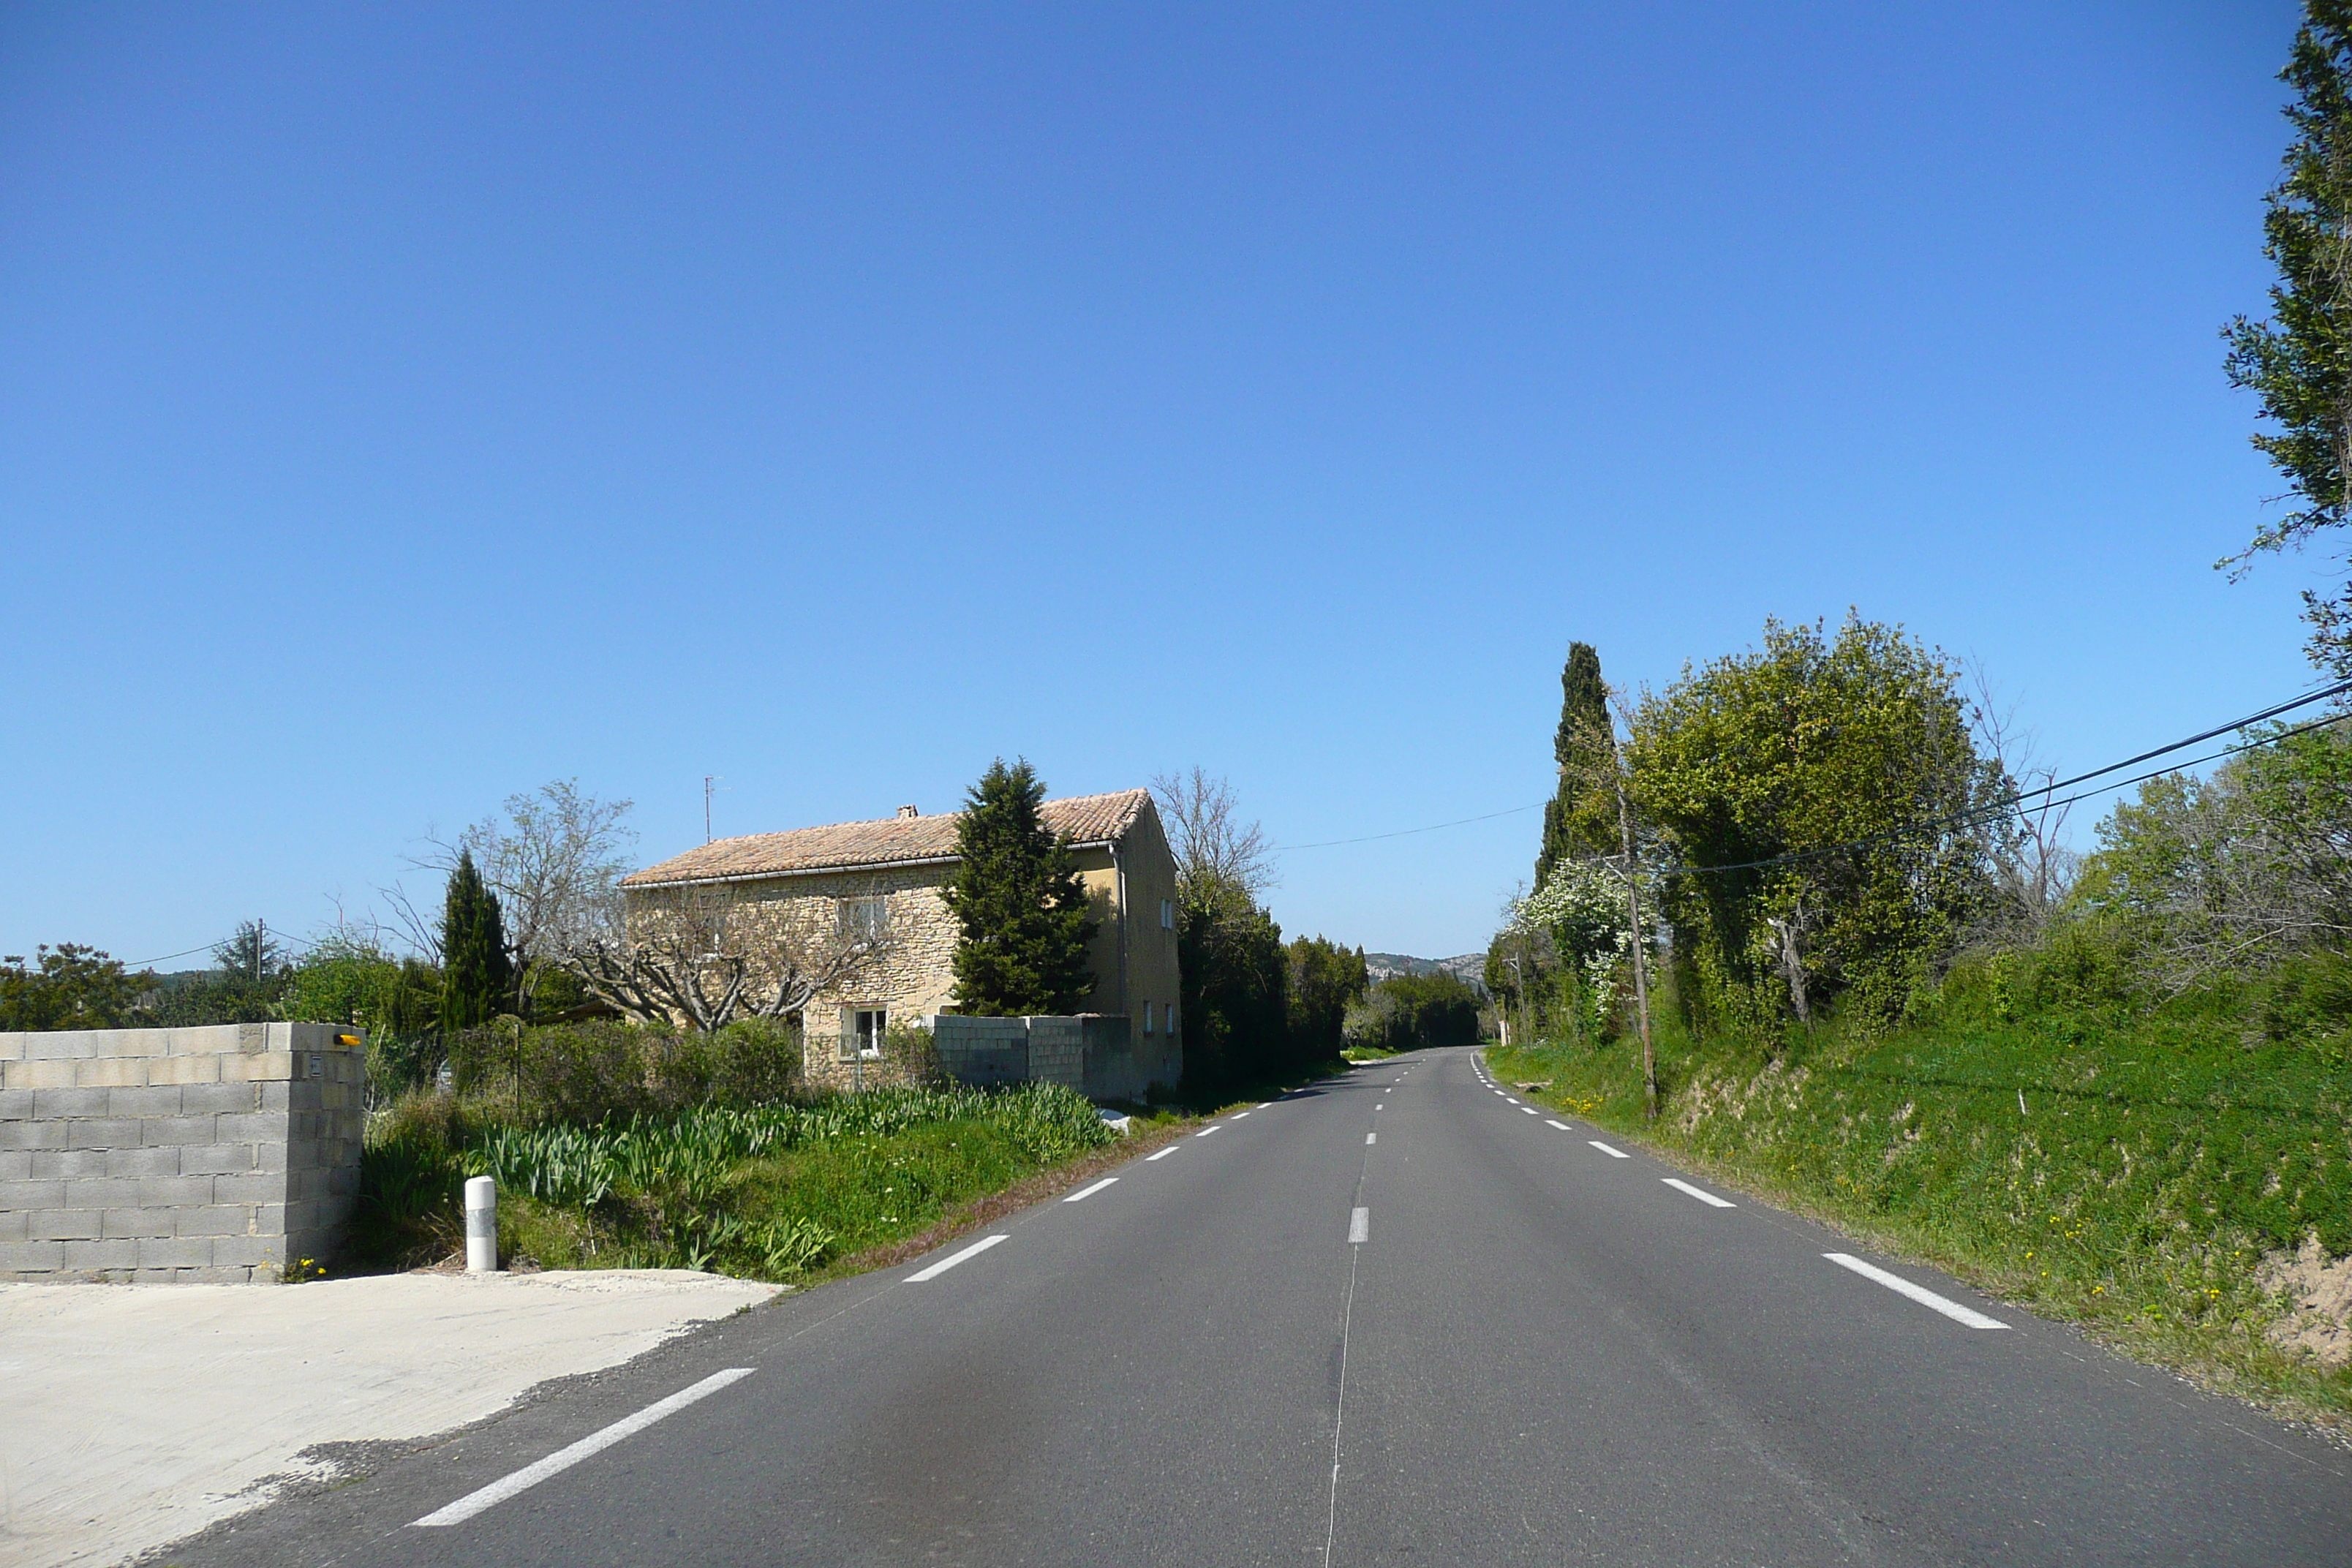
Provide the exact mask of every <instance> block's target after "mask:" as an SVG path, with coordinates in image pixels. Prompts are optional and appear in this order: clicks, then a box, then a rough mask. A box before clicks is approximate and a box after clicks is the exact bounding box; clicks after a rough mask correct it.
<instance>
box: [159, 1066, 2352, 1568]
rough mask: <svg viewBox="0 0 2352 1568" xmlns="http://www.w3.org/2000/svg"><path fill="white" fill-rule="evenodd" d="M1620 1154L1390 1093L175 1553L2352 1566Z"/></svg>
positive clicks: (1019, 1226)
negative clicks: (534, 1472)
mask: <svg viewBox="0 0 2352 1568" xmlns="http://www.w3.org/2000/svg"><path fill="white" fill-rule="evenodd" d="M1375 1133H1376V1134H1377V1139H1376V1140H1375V1139H1374V1137H1372V1136H1371V1135H1372V1134H1375ZM1594 1140H1600V1141H1601V1142H1606V1141H1607V1140H1606V1135H1605V1134H1603V1133H1601V1132H1599V1131H1596V1130H1595V1129H1592V1128H1591V1127H1588V1126H1585V1125H1583V1124H1581V1123H1577V1122H1574V1121H1567V1119H1559V1121H1555V1120H1554V1119H1553V1118H1552V1117H1551V1116H1550V1115H1549V1113H1548V1112H1543V1113H1539V1112H1537V1111H1535V1110H1531V1109H1530V1108H1528V1107H1525V1106H1522V1105H1520V1104H1519V1103H1518V1102H1517V1100H1516V1098H1515V1097H1513V1096H1512V1095H1510V1094H1508V1093H1506V1092H1503V1091H1500V1090H1497V1089H1495V1088H1493V1087H1492V1086H1490V1085H1488V1084H1486V1082H1484V1081H1483V1080H1482V1079H1481V1077H1480V1076H1479V1069H1478V1068H1477V1066H1476V1064H1475V1059H1474V1058H1473V1057H1472V1056H1471V1055H1470V1054H1469V1053H1467V1052H1442V1053H1424V1054H1423V1055H1420V1056H1416V1057H1408V1058H1400V1059H1398V1060H1396V1061H1394V1062H1388V1063H1381V1064H1380V1065H1378V1066H1376V1067H1372V1068H1363V1069H1360V1070H1359V1071H1357V1072H1355V1073H1353V1074H1351V1075H1349V1077H1348V1078H1346V1079H1341V1080H1338V1081H1335V1082H1333V1083H1330V1084H1328V1085H1324V1086H1320V1087H1318V1088H1317V1089H1311V1090H1308V1091H1306V1092H1304V1093H1301V1094H1299V1095H1297V1096H1295V1097H1292V1098H1290V1099H1288V1100H1282V1101H1278V1102H1276V1103H1273V1104H1270V1105H1266V1106H1263V1107H1260V1108H1258V1109H1257V1110H1254V1111H1251V1112H1248V1113H1246V1114H1244V1115H1242V1116H1239V1117H1233V1118H1228V1119H1226V1120H1225V1121H1221V1122H1220V1123H1218V1124H1217V1125H1216V1127H1215V1129H1214V1131H1210V1132H1207V1133H1205V1134H1203V1135H1201V1136H1197V1137H1190V1138H1186V1139H1184V1140H1183V1141H1181V1142H1180V1143H1178V1144H1176V1145H1174V1146H1172V1148H1171V1151H1170V1152H1166V1153H1165V1154H1162V1155H1160V1156H1159V1157H1155V1158H1152V1159H1150V1160H1148V1161H1146V1160H1138V1161H1136V1162H1134V1163H1131V1164H1129V1165H1128V1166H1126V1167H1124V1168H1122V1169H1120V1170H1119V1171H1118V1172H1117V1173H1116V1174H1117V1177H1118V1180H1117V1181H1116V1183H1114V1184H1108V1185H1105V1186H1102V1187H1100V1188H1099V1190H1096V1191H1091V1192H1087V1193H1086V1194H1084V1195H1083V1196H1080V1197H1076V1198H1075V1199H1071V1198H1057V1199H1055V1200H1052V1201H1049V1202H1046V1203H1045V1204H1042V1205H1038V1206H1037V1207H1035V1208H1033V1209H1030V1210H1028V1211H1026V1212H1025V1213H1023V1214H1021V1215H1016V1216H1014V1217H1013V1218H1012V1219H1011V1220H1009V1221H1007V1222H1005V1223H1003V1224H1001V1225H999V1226H995V1227H993V1229H992V1232H991V1233H989V1234H991V1235H993V1236H997V1237H1002V1238H1003V1239H1002V1240H1001V1241H998V1242H996V1243H994V1244H993V1245H991V1246H989V1247H985V1248H984V1249H983V1250H981V1251H978V1252H976V1253H973V1254H971V1256H969V1257H966V1258H964V1259H963V1260H962V1261H961V1262H959V1263H956V1264H955V1265H954V1266H953V1267H951V1268H947V1269H946V1270H944V1271H942V1272H938V1273H935V1274H933V1275H932V1276H931V1277H930V1278H928V1279H915V1278H914V1276H916V1275H917V1274H919V1273H920V1272H922V1271H923V1269H924V1268H926V1266H928V1265H932V1264H936V1263H938V1262H940V1261H942V1260H944V1259H946V1258H950V1257H952V1256H954V1255H956V1254H957V1253H959V1252H961V1250H962V1249H963V1248H964V1247H966V1246H968V1245H970V1241H969V1239H968V1240H967V1241H966V1242H963V1243H958V1244H956V1245H955V1246H952V1247H947V1248H943V1249H942V1250H941V1251H940V1253H937V1254H934V1255H933V1256H932V1257H931V1258H928V1259H924V1260H922V1262H921V1263H919V1264H910V1265H908V1266H906V1267H905V1268H897V1269H892V1270H889V1271H887V1273H882V1274H875V1275H868V1276H866V1277H863V1278H861V1279H853V1280H849V1281H845V1282H844V1283H841V1284H838V1285H833V1286H828V1287H825V1288H824V1289H817V1290H812V1291H808V1292H805V1293H803V1294H798V1295H794V1296H792V1297H787V1298H785V1299H783V1300H781V1301H779V1302H777V1303H775V1304H773V1305H772V1306H769V1307H766V1308H762V1309H760V1310H756V1311H753V1312H751V1313H748V1314H745V1315H743V1316H741V1317H739V1318H736V1319H732V1320H729V1321H725V1322H722V1323H720V1324H718V1325H715V1326H713V1327H712V1328H709V1329H708V1330H705V1331H701V1332H699V1333H698V1334H696V1335H693V1336H692V1337H690V1338H688V1339H687V1340H685V1341H682V1342H678V1343H677V1344H674V1345H673V1346H671V1347H668V1348H667V1349H665V1350H664V1351H662V1352H657V1353H656V1354H655V1355H654V1356H651V1357H648V1358H646V1359H644V1360H641V1361H639V1362H637V1363H633V1364H632V1365H631V1366H629V1367H627V1368H625V1369H621V1370H619V1371H616V1372H614V1373H606V1374H602V1375H600V1376H597V1377H595V1378H591V1379H585V1380H582V1381H580V1382H579V1383H577V1384H572V1385H568V1386H566V1387H564V1388H562V1389H560V1390H557V1391H554V1392H553V1393H552V1394H551V1395H550V1396H548V1397H545V1398H542V1399H540V1400H538V1401H536V1402H533V1403H531V1404H529V1405H526V1406H524V1407H523V1408H521V1409H520V1410H518V1411H517V1412H515V1413H513V1414H511V1415H508V1416H505V1417H503V1418H501V1419H499V1420H498V1421H495V1422H492V1423H489V1424H488V1425H486V1426H482V1427H479V1428H478V1429H475V1430H473V1431H470V1432H467V1433H464V1434H462V1435H459V1436H456V1437H453V1438H450V1439H447V1440H445V1441H441V1442H437V1443H434V1444H431V1445H428V1446H426V1447H422V1448H420V1449H418V1450H416V1451H415V1452H412V1453H408V1454H405V1455H399V1456H385V1455H378V1456H373V1457H372V1458H370V1461H369V1464H370V1470H369V1473H368V1474H367V1475H366V1477H365V1478H364V1479H361V1480H358V1481H356V1482H352V1483H351V1484H348V1485H345V1486H342V1487H341V1488H339V1489H334V1490H331V1491H327V1492H324V1493H320V1494H318V1495H313V1496H308V1497H301V1498H296V1499H291V1500H287V1501H283V1502H280V1503H278V1504H275V1505H272V1506H271V1507H269V1508H268V1509H265V1510H259V1511H257V1512H256V1513H254V1514H251V1515H248V1516H247V1517H246V1518H245V1519H244V1520H243V1521H238V1522H236V1523H235V1524H234V1525H231V1526H225V1527H221V1528H218V1529H216V1530H215V1531H213V1532H211V1533H209V1534H207V1535H206V1536H204V1537H200V1538H198V1539H197V1540H196V1541H194V1542H189V1543H184V1545H183V1546H182V1547H181V1548H178V1549H175V1550H174V1551H173V1552H169V1553H167V1554H166V1555H165V1557H164V1559H163V1560H164V1561H167V1562H171V1563H183V1564H186V1565H188V1568H198V1565H200V1564H210V1563H236V1564H251V1563H287V1564H295V1563H300V1564H316V1563H352V1564H379V1563H381V1564H404V1565H406V1564H443V1563H447V1564H461V1563H462V1564H478V1563H499V1564H540V1563H544V1564H550V1565H556V1564H561V1565H563V1568H582V1565H586V1564H598V1563H626V1564H632V1565H639V1564H646V1563H697V1564H713V1565H724V1564H737V1563H743V1564H750V1563H763V1564H764V1563H790V1564H835V1563H844V1564H847V1563H857V1564H866V1563H877V1564H879V1563H894V1564H895V1563H973V1564H1013V1563H1020V1564H1065V1563H1067V1564H1080V1563H1083V1564H1103V1563H1155V1564H1156V1563H1167V1564H1183V1565H1184V1568H1211V1565H1215V1564H1226V1563H1232V1564H1262V1563H1298V1564H1308V1565H1317V1564H1322V1563H1332V1564H1346V1565H1348V1568H1356V1565H1358V1564H1374V1563H1379V1564H1438V1563H1444V1564H1454V1563H1545V1564H1556V1563H1612V1564H1648V1563H1658V1564H1717V1563H1721V1564H1735V1563H1736V1564H1804V1563H1906V1564H1910V1563H1916V1564H1938V1565H1941V1564H1954V1563H2068V1564H2075V1563H2084V1564H2088V1563H2198V1564H2220V1563H2246V1564H2265V1565H2278V1564H2289V1563H2352V1463H2347V1459H2352V1456H2347V1454H2345V1453H2344V1452H2343V1451H2341V1450H2339V1449H2336V1448H2333V1447H2328V1446H2326V1445H2325V1444H2322V1443H2320V1442H2317V1441H2315V1440H2313V1439H2311V1438H2308V1437H2306V1436H2302V1435H2299V1434H2298V1433H2296V1432H2294V1431H2293V1430H2291V1429H2288V1428H2286V1427H2284V1426H2278V1425H2277V1424H2275V1423H2272V1422H2268V1421H2266V1420H2264V1419H2263V1418H2262V1417H2260V1416H2258V1415H2255V1414H2253V1413H2252V1412H2251V1411H2249V1410H2248V1409H2246V1408H2245V1407H2243V1406H2242V1405H2236V1404H2234V1403H2231V1402H2229V1401H2225V1400H2220V1399H2214V1398H2210V1397H2207V1396H2205V1395H2202V1394H2198V1393H2196V1392H2195V1391H2193V1390H2191V1389H2189V1387H2187V1386H2186V1385H2184V1384H2180V1383H2179V1381H2178V1380H2175V1379H2172V1378H2170V1377H2168V1376H2166V1375H2165V1374H2163V1373H2156V1372H2150V1371H2148V1370H2146V1369H2143V1368H2139V1367H2137V1366H2134V1365H2132V1364H2130V1363H2126V1362H2121V1361H2118V1360H2116V1359H2115V1358H2113V1357H2110V1356H2108V1355H2106V1354H2105V1353H2104V1352H2100V1351H2098V1350H2097V1349H2095V1347H2092V1346H2089V1345H2087V1344H2085V1343H2084V1342H2083V1341H2082V1340H2081V1339H2079V1338H2078V1337H2077V1336H2075V1335H2074V1334H2072V1333H2069V1332H2067V1331H2063V1330H2062V1329H2058V1328H2054V1327H2052V1326H2050V1325H2046V1324H2042V1323H2040V1322H2037V1321H2034V1320H2033V1319H2032V1318H2030V1317H2028V1316H2026V1315H2025V1314H2023V1313H2021V1312H2020V1311H2017V1310H2014V1309H2011V1308H2009V1307H2006V1306H2002V1305H2000V1304H1997V1303H1993V1302H1990V1301H1987V1300H1984V1299H1982V1298H1979V1297H1978V1296H1976V1295H1974V1294H1973V1293H1972V1292H1970V1291H1969V1290H1968V1289H1966V1288H1965V1287H1964V1286H1961V1285H1958V1284H1957V1283H1955V1282H1954V1281H1952V1280H1950V1279H1945V1278H1942V1277H1940V1276H1937V1275H1936V1274H1935V1273H1934V1272H1933V1271H1931V1270H1927V1269H1921V1268H1912V1267H1909V1266H1906V1265H1899V1264H1895V1263H1891V1262H1889V1261H1888V1260H1887V1259H1885V1258H1869V1257H1867V1256H1866V1255H1856V1254H1855V1248H1854V1247H1853V1245H1852V1244H1851V1243H1848V1242H1845V1241H1843V1240H1842V1239H1841V1238H1839V1237H1837V1236H1835V1235H1834V1234H1833V1233H1831V1232H1828V1231H1825V1230H1822V1229H1821V1228H1820V1227H1818V1226H1812V1225H1810V1224H1807V1223H1805V1222H1803V1221H1801V1220H1798V1219H1795V1218H1792V1217H1791V1216H1790V1215H1785V1214H1782V1213H1780V1212H1778V1211H1776V1210H1773V1209H1771V1208H1769V1207H1767V1206H1765V1205H1761V1204H1759V1203H1757V1202H1755V1201H1753V1200H1752V1199H1750V1198H1748V1197H1747V1196H1746V1195H1745V1194H1740V1193H1738V1192H1737V1191H1732V1190H1728V1189H1724V1190H1717V1189H1716V1188H1714V1187H1712V1186H1710V1185H1709V1184H1706V1183H1704V1182H1698V1181H1696V1180H1689V1179H1687V1178H1685V1177H1684V1176H1683V1173H1679V1172H1677V1171H1675V1170H1674V1169H1673V1168H1671V1167H1668V1166H1664V1165H1661V1164H1659V1163H1656V1162H1654V1161H1653V1160H1650V1159H1648V1158H1645V1157H1644V1156H1643V1155H1641V1154H1639V1153H1633V1152H1623V1153H1621V1154H1618V1155H1612V1153H1610V1152H1606V1151H1604V1150H1603V1149H1601V1148H1600V1147H1596V1146H1595V1143H1594V1142H1593V1141H1594ZM1670 1179H1680V1180H1686V1181H1687V1182H1688V1185H1687V1187H1677V1186H1675V1185H1672V1184H1670ZM1692 1189H1696V1190H1695V1191H1694V1190H1692ZM1701 1194H1706V1196H1702V1195H1701ZM1707 1196H1712V1197H1713V1198H1715V1199H1716V1200H1717V1201H1716V1202H1713V1203H1710V1202H1708V1201H1706V1197H1707ZM1724 1205H1727V1206H1724ZM1829 1253H1842V1254H1847V1255H1856V1256H1859V1260H1860V1261H1863V1262H1864V1263H1867V1264H1873V1265H1875V1266H1877V1267H1878V1268H1881V1269H1882V1270H1883V1271H1884V1272H1885V1274H1886V1275H1887V1276H1888V1277H1890V1278H1892V1279H1896V1280H1900V1281H1906V1282H1908V1283H1910V1284H1911V1285H1913V1286H1914V1287H1916V1288H1924V1289H1926V1290H1927V1291H1928V1292H1931V1293H1933V1294H1934V1295H1935V1296H1936V1297H1937V1298H1940V1299H1941V1300H1944V1301H1945V1302H1946V1303H1948V1304H1949V1305H1951V1306H1953V1307H1954V1308H1956V1309H1958V1310H1962V1311H1964V1312H1965V1311H1970V1310H1973V1311H1974V1312H1975V1313H1977V1314H1979V1315H1980V1316H1981V1317H1982V1318H1987V1319H1990V1320H1992V1321H1996V1322H1998V1323H1999V1324H2001V1325H2005V1326H2002V1327H1970V1326H1969V1325H1968V1324H1967V1323H1965V1322H1963V1321H1958V1320H1956V1319H1955V1318H1954V1317H1952V1316H1949V1315H1947V1313H1946V1312H1945V1311H1944V1310H1938V1309H1937V1307H1936V1306H1935V1305H1932V1304H1929V1303H1923V1302H1922V1301H1920V1300H1914V1299H1912V1298H1911V1297H1909V1296H1906V1295H1904V1294H1900V1293H1898V1292H1897V1290H1896V1289H1894V1288H1891V1287H1890V1286H1889V1285H1888V1284H1886V1283H1883V1282H1881V1281H1880V1280H1879V1279H1873V1278H1870V1277H1867V1276H1865V1275H1864V1274H1861V1273H1857V1272H1855V1271H1853V1269H1851V1268H1847V1267H1844V1266H1842V1265H1840V1264H1838V1263H1836V1262H1833V1261H1832V1260H1830V1259H1829V1258H1826V1257H1825V1256H1824V1255H1825V1254H1829ZM743 1369H749V1370H748V1372H746V1371H744V1370H743ZM727 1373H733V1374H734V1375H733V1376H732V1377H731V1378H730V1377H728V1376H725V1375H722V1374H727ZM682 1391H686V1392H688V1393H691V1394H694V1395H695V1397H694V1398H693V1399H692V1401H691V1402H690V1403H681V1404H677V1405H676V1406H675V1407H674V1408H668V1413H667V1414H666V1415H661V1416H660V1418H659V1419H657V1420H655V1421H653V1422H652V1423H651V1424H650V1425H643V1426H639V1427H637V1428H636V1429H634V1430H631V1429H627V1428H624V1432H625V1435H622V1436H617V1437H616V1438H614V1439H613V1440H611V1441H609V1444H608V1446H605V1447H601V1448H598V1449H596V1450H595V1451H593V1452H591V1453H588V1454H587V1455H586V1456H585V1457H584V1458H577V1460H576V1462H573V1463H571V1464H569V1465H568V1466H567V1467H565V1468H560V1469H557V1470H555V1471H554V1473H552V1474H549V1475H547V1476H546V1477H545V1479H538V1480H536V1482H535V1483H534V1484H530V1485H528V1486H524V1487H520V1489H514V1486H515V1483H514V1482H513V1481H512V1480H511V1479H509V1478H513V1477H515V1475H516V1473H517V1472H518V1471H520V1470H523V1469H524V1468H525V1467H528V1466H531V1465H533V1464H534V1463H536V1462H539V1461H542V1460H545V1459H547V1458H549V1457H550V1456H552V1455H558V1454H561V1453H562V1452H563V1451H565V1450H566V1449H567V1448H568V1447H569V1446H571V1445H573V1444H575V1443H579V1442H582V1441H583V1439H587V1438H590V1437H591V1436H593V1435H595V1434H598V1433H600V1432H603V1433H606V1434H607V1436H611V1433H610V1430H609V1429H610V1428H612V1426H613V1424H614V1423H616V1422H622V1421H624V1420H625V1419H626V1418H629V1417H632V1416H635V1415H638V1414H639V1413H641V1412H645V1411H646V1410H647V1408H648V1407H649V1406H654V1405H656V1402H657V1401H661V1400H664V1399H666V1398H669V1397H671V1396H674V1395H678V1394H681V1392H682ZM575 1452H576V1451H575ZM542 1468H546V1467H542ZM525 1479H529V1478H528V1477H526V1478H525ZM502 1483H503V1485H504V1487H505V1488H506V1489H505V1490H502V1491H498V1492H494V1493H493V1494H492V1495H493V1497H495V1498H496V1500H491V1501H489V1502H488V1505H487V1506H479V1507H478V1511H471V1512H470V1513H468V1512H467V1510H470V1509H473V1508H475V1507H477V1506H478V1503H479V1497H478V1494H479V1493H480V1492H481V1489H485V1488H499V1487H501V1484H502ZM468 1498H475V1499H476V1501H475V1502H473V1503H468V1502H467V1501H466V1500H467V1499H468ZM445 1510H446V1511H445ZM436 1512H443V1513H444V1516H445V1517H447V1516H448V1514H449V1513H467V1517H464V1518H462V1519H460V1520H458V1521H457V1522H452V1523H445V1524H436V1525H429V1526H421V1525H418V1524H416V1523H415V1522H414V1521H418V1520H421V1519H425V1518H426V1517H428V1516H431V1515H434V1514H435V1513H436Z"/></svg>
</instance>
